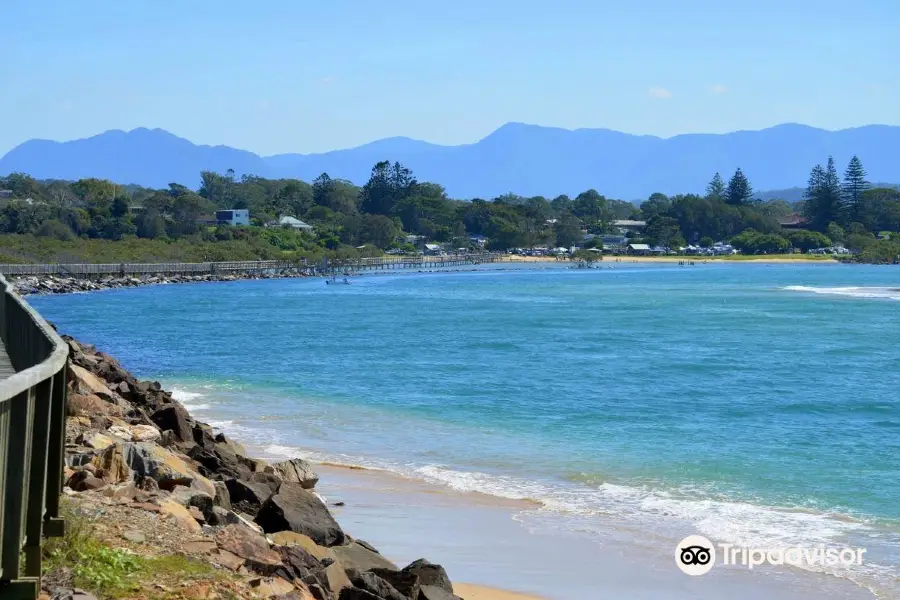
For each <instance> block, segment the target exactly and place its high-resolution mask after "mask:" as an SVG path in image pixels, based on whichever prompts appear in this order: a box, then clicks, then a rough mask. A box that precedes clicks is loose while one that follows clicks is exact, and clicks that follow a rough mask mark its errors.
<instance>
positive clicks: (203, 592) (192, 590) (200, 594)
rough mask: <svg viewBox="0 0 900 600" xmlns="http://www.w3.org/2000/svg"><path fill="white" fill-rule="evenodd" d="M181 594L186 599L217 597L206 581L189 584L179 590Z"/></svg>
mask: <svg viewBox="0 0 900 600" xmlns="http://www.w3.org/2000/svg"><path fill="white" fill-rule="evenodd" d="M181 595H182V596H183V597H184V598H186V599H187V600H212V599H213V598H218V597H219V596H218V595H217V594H216V593H215V592H213V590H212V587H211V586H210V585H209V584H208V583H194V584H192V585H189V586H187V587H186V588H184V589H183V590H181Z"/></svg>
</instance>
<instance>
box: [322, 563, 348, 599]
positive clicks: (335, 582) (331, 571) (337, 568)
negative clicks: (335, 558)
mask: <svg viewBox="0 0 900 600" xmlns="http://www.w3.org/2000/svg"><path fill="white" fill-rule="evenodd" d="M322 575H324V577H325V581H326V582H327V584H328V589H330V590H331V593H332V594H334V595H335V596H336V595H338V594H340V593H341V590H343V589H344V588H349V587H353V584H352V583H350V579H349V578H348V577H347V574H346V573H345V572H344V567H343V566H342V565H341V563H339V562H334V563H331V564H330V565H328V566H327V567H325V571H324V572H323V573H322Z"/></svg>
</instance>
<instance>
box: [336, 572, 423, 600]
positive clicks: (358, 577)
mask: <svg viewBox="0 0 900 600" xmlns="http://www.w3.org/2000/svg"><path fill="white" fill-rule="evenodd" d="M346 573H347V578H348V579H350V582H351V583H352V584H353V585H354V586H356V587H358V588H362V589H364V590H366V591H367V592H371V593H372V594H374V595H375V596H376V597H378V598H382V599H383V600H409V599H408V598H407V597H406V596H404V595H403V594H401V593H400V592H399V591H397V590H396V589H394V586H392V585H391V584H390V583H388V582H387V581H385V580H384V579H382V578H381V577H379V576H378V575H375V574H374V573H369V572H367V571H359V570H357V569H347V571H346Z"/></svg>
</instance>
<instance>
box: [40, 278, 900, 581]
mask: <svg viewBox="0 0 900 600" xmlns="http://www.w3.org/2000/svg"><path fill="white" fill-rule="evenodd" d="M600 267H601V268H596V269H573V268H567V267H566V266H565V265H557V264H547V265H533V266H524V267H521V268H515V267H513V268H511V267H510V266H509V265H503V266H486V267H485V268H483V269H480V270H477V271H472V272H447V273H421V274H419V273H392V274H377V275H365V276H362V277H358V278H355V279H354V280H353V283H352V285H349V286H347V285H338V286H327V285H325V284H324V282H323V281H322V280H321V279H285V280H265V281H244V282H234V283H210V284H189V285H163V286H152V287H143V288H137V289H130V290H113V291H105V292H100V293H90V294H74V295H67V296H45V297H32V298H30V299H29V301H30V302H31V303H32V304H33V305H34V306H35V307H36V308H37V309H38V310H40V311H41V313H42V314H43V315H44V316H45V317H46V318H48V319H49V320H51V321H52V322H54V323H55V324H56V325H57V326H58V327H59V329H60V331H62V332H65V333H68V334H71V335H73V336H75V337H76V338H79V339H81V340H83V341H87V342H91V343H94V344H96V345H97V346H98V347H100V348H101V349H102V350H104V351H106V352H109V353H111V354H113V355H114V356H116V357H117V358H118V359H119V360H120V362H122V364H123V365H124V366H125V367H126V368H128V369H130V370H132V371H133V372H134V373H135V374H136V375H138V376H140V377H142V378H150V379H157V380H159V381H161V382H162V383H163V384H164V385H165V386H166V387H168V388H170V389H174V390H175V392H176V396H177V397H178V398H179V399H181V400H182V401H183V402H184V403H185V405H186V406H187V407H188V408H189V410H190V411H191V412H192V414H194V415H195V416H197V417H198V418H200V419H202V420H205V421H207V422H209V423H211V424H213V425H215V426H217V427H219V428H222V429H223V430H224V431H226V432H228V433H230V434H232V435H233V436H234V437H236V438H237V439H239V440H242V441H245V442H248V443H249V444H251V445H253V446H254V447H256V448H259V449H261V450H262V451H263V452H264V453H265V454H267V455H270V456H284V457H292V456H298V455H300V456H304V457H307V458H310V459H314V460H317V461H322V462H327V463H334V464H344V465H357V466H363V467H368V468H374V469H383V470H386V471H389V472H392V473H396V474H398V475H401V476H404V477H406V478H411V479H414V480H421V481H423V482H426V483H427V484H428V485H437V486H441V487H444V488H448V489H452V490H457V491H475V492H481V493H483V494H487V495H491V496H495V497H499V498H505V499H513V500H528V501H529V502H528V503H527V507H525V508H522V509H521V510H518V511H516V512H515V514H514V515H513V519H514V521H515V522H516V523H517V526H519V527H521V528H523V529H524V530H526V531H541V532H544V533H547V532H553V531H559V532H561V533H562V532H565V533H566V534H573V533H574V534H576V535H578V536H581V537H583V538H586V539H590V538H591V537H592V536H597V538H598V539H606V538H607V537H608V536H609V531H610V527H611V526H615V528H616V529H617V531H628V532H630V533H629V535H631V536H632V537H635V538H641V539H652V540H661V541H662V540H665V541H666V543H668V541H669V540H671V541H672V547H673V548H674V543H675V542H677V540H679V539H681V537H684V535H687V534H688V533H696V534H701V535H704V536H706V537H708V538H709V539H711V540H715V541H716V542H727V543H733V544H736V545H741V546H747V547H756V548H777V547H796V546H809V547H819V546H822V545H826V546H851V547H864V548H866V549H867V553H866V555H865V562H864V563H863V564H861V565H852V566H846V567H845V566H813V567H807V568H808V569H810V570H812V571H819V572H821V573H824V574H826V575H828V576H829V577H831V576H833V577H837V578H841V579H843V580H850V581H853V582H854V583H856V584H857V585H859V586H860V587H861V588H863V589H867V590H871V591H872V592H874V593H875V594H876V596H877V597H879V598H895V597H900V591H898V590H900V583H898V581H900V580H898V578H900V567H898V565H900V401H898V399H897V398H898V396H897V389H898V387H900V352H898V344H900V318H898V315H900V312H898V311H900V304H898V303H897V300H900V284H898V280H900V274H898V273H900V272H898V271H897V270H896V269H894V268H891V267H878V266H845V265H829V264H809V265H803V264H729V263H724V264H723V263H709V264H697V265H695V266H689V267H682V266H678V265H676V264H649V263H641V264H631V263H626V262H623V263H610V262H608V261H607V262H604V263H600ZM892 286H897V287H896V288H895V287H892ZM654 543H655V542H654ZM660 543H662V542H660ZM665 552H666V555H667V556H668V555H669V554H671V549H669V548H668V546H666V551H665ZM673 569H674V566H673Z"/></svg>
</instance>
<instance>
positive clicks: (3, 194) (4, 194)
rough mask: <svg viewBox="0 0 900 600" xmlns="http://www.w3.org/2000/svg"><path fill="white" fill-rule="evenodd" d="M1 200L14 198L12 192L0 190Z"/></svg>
mask: <svg viewBox="0 0 900 600" xmlns="http://www.w3.org/2000/svg"><path fill="white" fill-rule="evenodd" d="M0 198H12V190H0Z"/></svg>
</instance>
